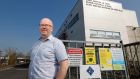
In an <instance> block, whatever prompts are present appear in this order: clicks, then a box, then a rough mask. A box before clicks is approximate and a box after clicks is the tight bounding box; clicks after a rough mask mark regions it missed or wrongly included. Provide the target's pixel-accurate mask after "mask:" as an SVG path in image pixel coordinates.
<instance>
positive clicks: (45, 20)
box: [40, 18, 53, 26]
mask: <svg viewBox="0 0 140 79" xmlns="http://www.w3.org/2000/svg"><path fill="white" fill-rule="evenodd" d="M45 23H49V24H50V25H51V26H53V22H52V20H51V19H49V18H42V19H41V20H40V24H45Z"/></svg>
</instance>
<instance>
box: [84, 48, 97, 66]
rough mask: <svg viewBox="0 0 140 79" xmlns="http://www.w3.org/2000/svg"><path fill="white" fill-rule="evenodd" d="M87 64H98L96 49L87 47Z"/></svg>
mask: <svg viewBox="0 0 140 79" xmlns="http://www.w3.org/2000/svg"><path fill="white" fill-rule="evenodd" d="M85 64H88V65H89V64H96V56H95V48H93V47H85Z"/></svg>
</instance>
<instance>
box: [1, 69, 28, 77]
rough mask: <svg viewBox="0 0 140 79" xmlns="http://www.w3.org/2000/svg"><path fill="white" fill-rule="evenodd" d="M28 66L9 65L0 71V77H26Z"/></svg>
mask: <svg viewBox="0 0 140 79" xmlns="http://www.w3.org/2000/svg"><path fill="white" fill-rule="evenodd" d="M27 72H28V68H23V67H10V68H7V69H4V70H1V71H0V79H27Z"/></svg>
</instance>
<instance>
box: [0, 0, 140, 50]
mask: <svg viewBox="0 0 140 79" xmlns="http://www.w3.org/2000/svg"><path fill="white" fill-rule="evenodd" d="M76 1H77V0H0V50H6V49H8V48H15V49H16V50H17V51H19V52H28V51H29V50H30V49H31V47H32V45H33V44H34V43H35V42H36V41H37V39H38V38H39V36H40V35H39V31H38V29H39V26H38V25H39V21H40V19H41V18H43V17H49V18H51V19H52V21H53V22H54V32H53V34H54V35H55V34H56V32H57V30H58V29H59V27H60V26H61V24H62V23H63V21H64V20H65V18H66V16H67V15H68V13H69V12H70V10H71V9H72V8H73V6H74V5H75V3H76ZM114 1H117V2H121V3H122V5H123V8H124V9H129V10H135V11H136V14H137V18H138V21H139V24H140V9H139V3H140V0H114Z"/></svg>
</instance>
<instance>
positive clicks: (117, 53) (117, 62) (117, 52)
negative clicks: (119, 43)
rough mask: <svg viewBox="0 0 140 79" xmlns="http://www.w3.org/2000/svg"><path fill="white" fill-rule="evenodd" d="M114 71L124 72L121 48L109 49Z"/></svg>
mask: <svg viewBox="0 0 140 79" xmlns="http://www.w3.org/2000/svg"><path fill="white" fill-rule="evenodd" d="M111 52H112V60H113V61H112V64H113V69H114V70H125V62H124V56H123V51H122V49H121V48H111Z"/></svg>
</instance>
